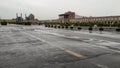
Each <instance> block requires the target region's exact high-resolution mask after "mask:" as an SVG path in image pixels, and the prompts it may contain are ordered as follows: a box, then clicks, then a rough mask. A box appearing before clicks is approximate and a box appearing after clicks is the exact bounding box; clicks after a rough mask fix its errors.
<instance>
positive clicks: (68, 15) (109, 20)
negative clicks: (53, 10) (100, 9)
mask: <svg viewBox="0 0 120 68" xmlns="http://www.w3.org/2000/svg"><path fill="white" fill-rule="evenodd" d="M58 16H59V19H54V20H46V21H44V22H53V23H90V22H92V23H105V24H115V23H120V16H100V17H92V16H90V17H85V16H81V17H79V18H77V17H76V15H75V12H71V11H68V12H65V13H64V14H59V15H58Z"/></svg>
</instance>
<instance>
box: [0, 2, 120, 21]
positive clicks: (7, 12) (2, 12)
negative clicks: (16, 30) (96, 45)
mask: <svg viewBox="0 0 120 68" xmlns="http://www.w3.org/2000/svg"><path fill="white" fill-rule="evenodd" d="M66 11H73V12H76V14H77V15H82V16H109V15H120V0H0V17H1V18H7V19H11V18H15V17H16V13H23V14H25V13H26V14H27V15H29V14H30V13H33V14H34V15H35V17H36V18H38V19H40V20H42V19H57V18H58V14H61V13H64V12H66Z"/></svg>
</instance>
